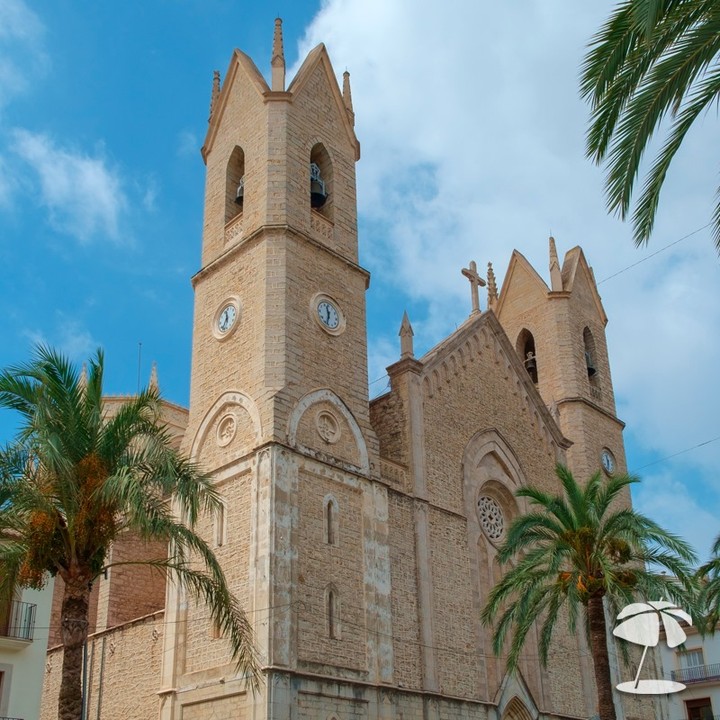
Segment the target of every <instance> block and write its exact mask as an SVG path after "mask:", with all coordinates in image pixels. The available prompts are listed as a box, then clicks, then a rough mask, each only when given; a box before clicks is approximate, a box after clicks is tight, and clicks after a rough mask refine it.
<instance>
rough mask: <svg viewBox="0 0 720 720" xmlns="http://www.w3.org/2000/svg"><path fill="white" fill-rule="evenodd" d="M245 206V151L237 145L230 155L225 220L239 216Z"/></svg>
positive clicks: (226, 183) (226, 182)
mask: <svg viewBox="0 0 720 720" xmlns="http://www.w3.org/2000/svg"><path fill="white" fill-rule="evenodd" d="M244 206H245V153H244V152H243V149H242V148H241V147H236V148H235V149H234V150H233V151H232V154H231V155H230V160H229V161H228V166H227V176H226V180H225V222H226V223H228V222H230V221H231V220H232V219H233V218H235V217H237V216H238V215H239V214H240V213H241V212H242V211H243V208H244Z"/></svg>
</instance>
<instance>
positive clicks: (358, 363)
mask: <svg viewBox="0 0 720 720" xmlns="http://www.w3.org/2000/svg"><path fill="white" fill-rule="evenodd" d="M354 121H355V114H354V109H353V103H352V97H351V90H350V79H349V75H348V73H347V72H346V73H345V74H344V76H343V80H342V86H341V85H340V84H339V83H338V80H337V78H336V75H335V72H334V70H333V68H332V65H331V62H330V58H329V56H328V53H327V51H326V49H325V47H324V46H323V45H319V46H318V47H316V48H315V49H314V50H313V51H312V52H311V53H310V54H309V55H308V57H307V58H306V59H305V61H304V63H303V65H302V67H301V68H300V69H299V71H298V73H297V75H296V76H295V77H294V78H293V79H292V81H291V82H290V83H289V84H287V85H286V79H285V59H284V53H283V46H282V28H281V24H280V21H279V20H278V21H276V24H275V35H274V42H273V53H272V59H271V82H270V84H269V85H268V83H267V82H266V80H265V79H264V77H263V75H262V74H261V73H260V72H259V71H258V69H257V67H256V66H255V64H254V63H253V61H252V60H251V59H250V58H249V57H248V56H247V55H245V54H244V53H242V52H240V51H239V50H236V51H235V52H234V54H233V55H232V58H231V60H230V64H229V67H228V70H227V72H226V74H225V76H224V78H223V79H222V82H221V79H220V75H219V73H216V74H215V78H214V82H213V88H212V97H211V110H210V120H209V126H208V130H207V136H206V138H205V141H204V145H203V148H202V156H203V159H204V161H205V164H206V167H207V176H206V186H205V206H204V224H203V237H202V256H201V258H202V259H201V263H200V268H201V269H200V270H199V271H198V272H197V273H196V274H195V275H194V277H193V278H192V284H193V288H194V292H195V309H194V319H193V348H192V377H191V392H190V406H189V409H187V410H186V409H184V408H180V407H177V406H173V405H171V404H169V403H168V404H167V419H168V421H169V424H170V427H171V428H172V429H173V432H174V433H175V435H176V436H177V439H178V443H179V445H180V446H181V447H182V448H183V450H184V451H185V452H186V453H188V454H190V455H191V456H192V457H193V458H195V459H196V460H197V461H198V463H199V464H200V465H201V466H202V467H203V468H204V469H205V470H206V471H208V472H209V473H211V475H212V477H213V478H214V481H215V484H216V487H217V488H218V490H219V492H220V493H221V495H222V498H223V504H224V505H223V511H222V512H221V513H219V514H218V515H216V516H215V517H212V518H207V519H206V520H205V521H204V524H203V525H202V526H201V528H200V531H201V534H203V536H204V537H205V538H207V539H209V540H210V541H211V542H212V545H213V548H214V551H215V553H216V556H217V557H218V558H219V560H220V562H221V563H222V565H223V568H224V570H225V573H226V576H227V578H228V582H229V584H230V587H231V589H232V591H233V592H234V593H235V594H236V596H237V597H238V598H239V600H240V603H241V604H242V606H243V607H244V608H245V609H246V612H247V614H248V617H249V618H250V620H251V622H252V625H253V628H254V633H255V643H256V646H257V650H258V655H259V657H260V659H261V662H262V667H263V680H262V683H261V687H260V690H259V691H258V692H256V693H253V692H251V691H250V689H249V687H248V684H247V682H246V679H245V678H244V677H242V676H238V674H237V673H236V672H235V666H234V663H233V661H232V658H231V657H230V655H229V651H228V645H227V643H226V641H225V640H224V639H223V638H222V637H221V636H220V634H219V633H218V631H217V629H216V628H215V627H213V625H212V624H211V622H210V620H209V618H208V613H207V610H206V609H205V608H204V607H202V606H198V605H196V604H194V602H192V601H191V600H189V598H188V597H186V595H185V594H184V592H183V591H182V589H180V588H178V587H177V586H176V585H173V584H172V583H168V584H167V587H165V584H164V582H163V583H161V582H160V581H159V579H158V575H157V574H156V573H155V574H153V573H152V572H150V571H148V572H147V573H145V574H143V573H144V571H142V570H138V569H132V570H130V569H128V568H122V567H115V568H110V570H109V572H108V574H107V576H106V577H104V578H101V579H100V580H99V581H98V583H96V587H95V588H94V592H93V598H94V599H93V618H94V620H93V626H92V628H91V629H92V631H93V633H92V634H91V637H90V640H89V644H88V654H87V673H86V693H87V694H86V698H87V703H86V710H87V717H88V718H96V719H97V720H101V719H102V720H108V719H109V718H116V717H117V718H133V719H139V718H148V719H151V718H152V719H154V718H159V720H200V719H201V718H202V719H205V720H230V719H231V718H232V719H233V720H235V719H242V720H250V719H251V718H252V719H253V720H261V719H263V720H264V719H267V720H270V719H272V720H305V719H308V720H309V719H310V718H312V719H319V718H321V719H322V720H362V719H365V718H367V719H374V718H381V719H382V720H410V719H411V718H412V719H417V720H421V719H422V720H440V719H442V720H456V719H457V720H460V719H463V720H465V719H468V720H469V719H470V718H473V719H474V718H477V719H479V720H530V719H533V720H534V719H536V718H563V719H570V718H588V717H591V716H592V715H594V714H595V713H596V712H597V711H596V709H595V707H594V705H595V689H594V679H593V673H592V664H591V660H590V655H589V650H588V647H587V643H586V640H585V637H584V635H583V633H582V632H579V633H578V634H577V635H571V634H569V633H568V632H567V630H566V629H565V628H564V627H561V628H558V630H557V638H556V639H554V641H553V645H552V650H551V656H550V661H549V663H548V666H547V667H546V668H544V667H542V666H541V664H540V662H539V659H538V640H537V633H535V634H533V633H531V635H530V640H529V642H528V643H527V645H526V648H525V652H524V655H523V657H522V660H521V662H520V667H519V669H518V670H517V671H516V672H514V673H511V674H510V673H508V672H507V671H506V668H505V664H504V661H503V659H502V658H496V657H495V656H494V655H493V653H492V648H491V642H490V632H489V631H488V629H486V628H484V627H483V626H482V624H481V622H480V613H481V609H482V607H483V606H484V604H485V602H486V599H487V597H488V593H489V591H490V588H491V587H492V586H493V584H494V583H495V582H496V581H497V580H498V578H499V577H500V573H501V569H500V567H499V564H498V562H497V559H496V556H497V548H498V546H499V545H500V544H502V542H503V539H504V537H505V533H506V531H507V528H508V526H509V523H511V522H512V521H513V519H514V518H516V517H517V516H518V515H519V514H521V513H523V512H525V511H527V509H528V506H527V503H526V501H525V500H523V499H519V498H517V497H516V496H515V492H516V490H517V489H518V488H519V487H521V486H523V485H526V484H533V485H536V486H539V487H541V488H543V489H546V490H548V491H551V492H559V483H558V481H557V479H556V476H555V473H554V469H555V465H556V463H558V462H560V463H564V464H566V465H568V466H569V467H570V469H571V470H572V472H573V473H574V474H575V476H576V477H579V478H585V477H588V476H589V475H590V474H592V473H593V472H596V471H597V470H598V469H600V468H602V469H603V470H604V471H605V472H607V473H612V472H615V471H616V470H617V471H621V472H622V471H625V467H626V466H625V453H624V448H623V438H622V430H623V423H622V422H621V421H620V420H619V419H618V418H617V416H616V411H615V401H614V397H613V388H612V380H611V375H610V366H609V360H608V352H607V345H606V340H605V325H606V323H607V317H606V315H605V312H604V310H603V305H602V302H601V300H600V296H599V294H598V291H597V287H596V283H595V280H594V277H593V272H592V269H591V268H590V266H589V265H588V262H587V260H586V258H585V256H584V255H583V252H582V250H581V249H580V248H579V247H575V248H573V249H571V250H569V251H568V252H567V253H566V254H565V256H564V259H563V260H562V262H561V260H560V258H559V256H558V252H557V249H556V245H555V241H554V239H553V238H550V241H549V248H548V261H549V274H548V278H549V282H547V281H546V280H544V279H543V278H542V277H541V275H540V274H539V273H538V272H537V271H536V270H535V269H534V268H533V267H531V266H530V264H529V263H528V262H527V260H526V259H525V258H524V257H523V255H521V254H520V253H519V252H517V251H515V252H514V253H513V255H512V258H511V260H510V264H509V267H508V269H507V272H506V274H505V277H504V280H503V282H502V286H501V287H500V288H498V285H497V282H496V279H495V275H494V271H493V269H492V267H490V266H489V267H488V270H487V274H486V275H485V277H481V276H480V274H479V273H478V269H477V265H476V263H475V262H470V263H468V267H466V268H463V269H462V275H461V269H460V268H458V282H463V283H465V282H468V283H469V291H470V300H471V302H469V303H468V305H469V307H471V309H472V310H471V313H470V315H469V317H468V318H467V320H466V321H465V322H464V323H463V324H462V325H460V326H459V327H458V328H457V330H456V331H455V332H453V333H452V334H451V335H450V336H449V337H447V338H445V339H444V340H443V341H442V342H440V343H439V344H438V345H436V346H435V347H434V348H432V349H431V350H430V351H429V352H427V353H426V354H425V355H423V356H421V357H417V356H416V354H415V351H414V347H413V330H412V326H411V324H410V320H409V319H408V317H407V316H405V317H404V318H403V319H402V323H401V324H400V322H399V325H400V328H399V330H400V331H399V343H398V355H397V361H396V362H394V363H393V364H392V365H390V367H389V368H388V369H387V372H388V375H389V378H390V387H389V390H388V391H387V392H386V393H385V394H383V395H381V396H379V397H377V398H375V399H373V400H372V401H371V400H370V399H369V391H368V369H367V328H366V312H365V295H366V292H367V291H368V288H369V281H370V277H369V273H368V272H367V271H366V270H365V269H363V267H361V266H360V264H359V261H358V230H357V203H356V183H355V164H356V163H357V161H358V160H359V159H360V143H359V141H358V139H357V137H356V135H355V130H354V124H355V122H354ZM463 275H464V279H463ZM480 288H484V290H482V293H483V295H484V294H485V293H487V299H486V300H485V298H484V297H483V298H482V302H481V298H480V292H481V290H480ZM481 305H484V306H486V308H487V309H486V310H481ZM397 312H398V320H399V319H400V317H401V315H402V308H399V309H397ZM111 401H112V399H111ZM625 501H626V502H627V503H629V501H630V500H629V497H626V498H625ZM151 550H152V549H148V548H146V547H141V544H140V543H138V541H137V540H133V539H131V538H128V539H127V541H121V542H118V543H117V544H116V546H115V547H114V548H113V553H114V554H115V556H116V557H120V556H121V555H122V556H123V557H129V556H130V555H131V554H132V552H131V551H134V552H136V553H142V552H145V553H149V552H150V551H151ZM155 550H156V551H162V549H157V548H156V549H155ZM56 611H57V607H56ZM51 644H52V643H51ZM61 659H62V651H61V649H58V648H55V649H52V648H51V650H50V651H49V653H48V662H47V668H46V679H45V695H44V700H43V715H42V717H43V718H48V719H49V718H53V717H55V712H56V697H57V686H58V683H59V675H60V663H61ZM627 705H628V706H627V707H626V708H619V711H620V713H621V714H620V717H626V718H641V717H648V718H650V717H654V716H655V715H654V712H653V711H652V708H653V703H652V701H651V700H649V699H645V701H644V702H643V703H638V701H637V700H631V701H629V702H628V703H627Z"/></svg>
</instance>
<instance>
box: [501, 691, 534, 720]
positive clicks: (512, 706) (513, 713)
mask: <svg viewBox="0 0 720 720" xmlns="http://www.w3.org/2000/svg"><path fill="white" fill-rule="evenodd" d="M502 720H533V716H532V715H531V714H530V713H529V712H528V709H527V708H526V707H525V704H524V703H523V702H522V700H520V699H519V698H518V697H517V696H515V697H514V698H513V699H512V700H511V701H510V702H509V703H508V704H507V707H506V708H505V712H503V714H502Z"/></svg>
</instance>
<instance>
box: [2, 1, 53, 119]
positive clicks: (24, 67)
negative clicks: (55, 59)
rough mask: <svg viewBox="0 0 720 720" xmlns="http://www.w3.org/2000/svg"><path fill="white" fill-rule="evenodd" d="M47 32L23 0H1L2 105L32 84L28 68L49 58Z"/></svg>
mask: <svg viewBox="0 0 720 720" xmlns="http://www.w3.org/2000/svg"><path fill="white" fill-rule="evenodd" d="M44 34H45V28H44V26H43V24H42V22H41V21H40V19H39V17H38V16H37V15H36V14H35V13H34V12H33V11H32V10H31V9H30V8H29V7H28V5H27V4H26V3H24V2H22V0H2V2H0V108H2V107H3V106H4V105H5V104H7V102H8V101H9V99H10V98H11V97H13V96H14V95H17V94H18V93H20V92H22V91H24V90H25V89H27V88H28V87H29V84H30V81H29V74H30V73H29V72H28V70H29V69H32V70H34V71H37V70H38V69H39V68H42V67H43V66H44V65H45V63H46V62H47V58H46V56H45V53H44V51H43V48H42V40H43V36H44Z"/></svg>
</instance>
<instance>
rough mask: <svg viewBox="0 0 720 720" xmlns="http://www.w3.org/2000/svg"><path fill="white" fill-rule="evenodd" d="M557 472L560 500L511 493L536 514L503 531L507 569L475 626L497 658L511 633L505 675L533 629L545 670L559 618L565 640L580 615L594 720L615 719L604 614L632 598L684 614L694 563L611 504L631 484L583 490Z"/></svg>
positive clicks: (685, 549) (601, 482)
mask: <svg viewBox="0 0 720 720" xmlns="http://www.w3.org/2000/svg"><path fill="white" fill-rule="evenodd" d="M556 473H557V476H558V478H559V479H560V482H561V484H562V487H563V491H564V492H563V496H562V497H558V496H554V495H550V494H548V493H546V492H543V491H542V490H539V489H537V488H534V487H524V488H521V489H520V490H518V492H517V493H516V494H517V496H518V497H523V498H528V500H529V501H530V504H531V505H532V506H535V508H536V509H535V510H533V511H531V512H529V513H527V514H526V515H521V516H520V517H518V518H517V519H516V520H515V521H514V522H513V523H512V525H511V526H510V528H509V529H508V534H507V537H506V540H505V542H504V543H503V545H502V547H501V548H500V550H499V552H498V559H499V561H500V562H501V563H503V564H505V563H508V562H510V561H513V564H512V566H511V567H510V569H509V570H508V571H507V573H506V574H505V576H504V577H503V578H502V580H500V582H499V583H498V584H497V585H495V587H494V588H493V589H492V590H491V592H490V595H489V597H488V601H487V604H486V606H485V608H484V609H483V612H482V621H483V623H484V624H486V625H494V630H493V651H494V652H495V654H496V655H500V654H501V653H502V652H503V650H504V649H505V647H506V640H507V639H508V638H509V636H510V635H511V634H512V641H511V642H510V646H509V654H508V660H507V664H508V668H509V669H510V670H512V669H515V668H516V667H517V664H518V660H519V658H520V653H521V651H522V648H523V645H524V643H525V640H526V638H527V635H528V633H529V632H530V629H531V628H532V627H533V625H534V624H535V623H536V621H537V622H538V624H539V631H540V636H539V640H540V641H539V649H540V659H541V661H542V663H543V664H546V663H547V658H548V650H549V648H550V644H551V640H552V635H553V630H554V628H555V625H556V623H557V620H558V615H559V613H560V611H561V609H563V608H565V610H566V612H567V614H568V621H569V627H570V630H571V632H575V628H576V625H577V622H578V618H579V617H580V616H581V615H582V616H583V620H584V623H585V627H586V630H587V632H588V640H589V643H590V649H591V654H592V659H593V663H594V671H595V682H596V686H597V702H598V708H599V712H600V717H601V718H602V720H609V719H610V718H612V719H614V718H615V709H614V705H613V694H612V684H611V682H610V665H609V661H608V645H607V628H606V626H605V606H607V607H608V609H609V610H610V611H612V612H614V613H615V614H617V611H618V610H619V609H620V607H621V606H624V605H626V604H627V603H629V602H631V601H632V600H633V599H634V598H637V597H638V596H639V597H641V598H647V599H660V598H670V599H672V600H673V601H675V602H678V603H684V604H685V605H687V604H688V600H689V598H690V589H691V587H692V581H691V570H690V567H689V563H691V562H693V561H694V554H693V551H692V550H691V548H690V547H689V545H688V544H687V543H686V542H685V541H684V540H681V539H680V538H678V537H677V536H675V535H672V534H670V533H668V532H666V531H665V530H663V529H662V528H661V527H659V526H658V525H656V524H655V523H654V522H653V521H652V520H649V519H648V518H646V517H644V516H643V515H641V514H640V513H637V512H635V511H634V510H632V509H631V508H622V507H619V503H617V502H616V501H617V500H618V498H619V497H620V495H621V493H623V491H624V490H625V488H627V487H628V486H629V485H630V484H631V483H634V482H637V479H636V478H633V477H630V476H628V475H622V476H619V475H618V476H612V477H610V478H607V479H605V478H604V476H603V475H602V474H601V473H600V472H598V473H596V474H595V475H593V476H592V477H591V478H590V480H589V481H588V482H587V484H586V485H585V487H581V486H580V485H579V484H578V482H577V481H576V480H575V478H574V477H573V475H572V473H571V472H570V471H569V470H568V469H567V468H566V467H564V466H562V465H558V466H557V468H556ZM645 563H653V564H654V565H657V566H662V567H666V568H668V569H669V570H670V571H671V573H672V574H673V575H674V576H675V577H676V578H677V579H678V581H679V582H678V581H675V580H674V579H672V578H670V577H668V576H665V575H662V574H657V573H653V572H649V571H648V570H646V569H645ZM498 616H500V617H499V620H498V621H497V624H495V621H496V618H497V617H498Z"/></svg>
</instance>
